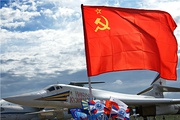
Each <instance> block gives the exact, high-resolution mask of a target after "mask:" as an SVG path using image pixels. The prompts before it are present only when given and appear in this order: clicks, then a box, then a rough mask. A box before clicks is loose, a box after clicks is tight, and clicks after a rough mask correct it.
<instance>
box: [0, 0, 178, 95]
mask: <svg viewBox="0 0 180 120" xmlns="http://www.w3.org/2000/svg"><path fill="white" fill-rule="evenodd" d="M0 2H1V7H0V13H1V22H0V26H1V29H0V41H1V53H0V56H1V59H0V60H1V98H3V97H8V96H10V95H16V94H21V93H26V92H32V91H36V90H40V89H42V88H44V87H46V86H48V85H50V84H55V83H63V84H68V83H69V82H70V81H88V80H87V79H88V78H87V74H86V61H85V53H84V51H85V50H84V36H83V26H82V15H81V4H84V5H103V6H116V7H126V8H143V9H157V10H164V11H167V12H169V13H170V14H171V15H172V17H173V18H174V20H175V21H176V24H177V25H178V27H177V28H176V30H175V31H174V34H175V36H176V38H177V41H178V49H179V48H180V46H179V44H180V43H179V41H180V12H179V11H180V6H179V5H180V1H179V0H151V1H147V0H99V1H95V0H76V1H74V0H43V1H42V0H0ZM178 56H179V52H178ZM177 71H178V80H177V81H175V82H174V81H173V82H172V81H167V85H170V86H175V87H179V86H180V79H179V78H180V75H179V74H180V71H179V65H178V68H177ZM155 76H156V73H155V72H152V71H142V70H141V71H121V72H114V73H106V74H102V75H99V76H96V77H92V78H91V79H92V81H105V82H106V83H105V84H99V85H93V87H94V88H99V89H105V90H111V91H116V92H123V93H131V94H136V93H138V92H139V91H141V90H144V89H145V88H147V87H149V85H150V84H151V82H152V81H153V79H154V78H155ZM166 96H167V97H174V98H178V96H180V94H179V93H176V94H174V93H169V94H166Z"/></svg>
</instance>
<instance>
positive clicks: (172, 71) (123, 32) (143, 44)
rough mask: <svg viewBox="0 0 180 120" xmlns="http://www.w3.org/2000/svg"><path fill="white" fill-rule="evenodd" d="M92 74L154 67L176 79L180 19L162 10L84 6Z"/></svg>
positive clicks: (85, 30)
mask: <svg viewBox="0 0 180 120" xmlns="http://www.w3.org/2000/svg"><path fill="white" fill-rule="evenodd" d="M81 7H82V15H83V26H84V38H85V50H86V62H87V70H88V76H95V75H98V74H101V73H105V72H111V71H120V70H142V69H143V70H153V71H157V72H159V73H160V76H161V77H162V78H164V79H168V80H176V79H177V73H176V67H177V59H178V57H177V41H176V38H175V36H174V34H173V31H174V29H175V28H176V23H175V22H174V20H173V19H172V17H171V16H170V14H168V13H167V12H164V11H159V10H142V9H128V8H116V7H105V6H83V5H82V6H81Z"/></svg>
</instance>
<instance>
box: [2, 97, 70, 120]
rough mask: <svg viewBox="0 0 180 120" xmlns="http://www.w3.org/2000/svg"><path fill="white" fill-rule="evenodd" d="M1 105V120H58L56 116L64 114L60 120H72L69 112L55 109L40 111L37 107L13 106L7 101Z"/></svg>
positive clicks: (3, 101)
mask: <svg viewBox="0 0 180 120" xmlns="http://www.w3.org/2000/svg"><path fill="white" fill-rule="evenodd" d="M0 104H1V113H0V114H1V119H0V120H57V118H56V116H57V115H56V114H57V113H58V114H62V115H63V117H60V119H65V120H67V119H68V118H71V116H70V115H68V110H67V109H63V111H61V112H60V111H58V112H57V111H55V110H53V109H42V108H41V109H40V108H37V107H27V106H22V105H17V104H13V103H10V102H7V101H5V100H0Z"/></svg>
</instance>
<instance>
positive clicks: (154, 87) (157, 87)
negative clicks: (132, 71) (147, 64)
mask: <svg viewBox="0 0 180 120" xmlns="http://www.w3.org/2000/svg"><path fill="white" fill-rule="evenodd" d="M165 85H166V80H165V79H162V78H160V75H159V74H158V75H157V77H156V78H155V79H154V81H153V82H152V83H151V86H150V87H149V88H147V89H145V90H143V91H141V92H139V93H138V94H137V95H141V94H142V95H148V96H154V97H156V98H164V94H163V92H180V88H176V87H169V86H165Z"/></svg>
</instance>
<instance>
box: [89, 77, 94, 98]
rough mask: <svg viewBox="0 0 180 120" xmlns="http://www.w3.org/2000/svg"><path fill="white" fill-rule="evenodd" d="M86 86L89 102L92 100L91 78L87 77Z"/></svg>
mask: <svg viewBox="0 0 180 120" xmlns="http://www.w3.org/2000/svg"><path fill="white" fill-rule="evenodd" d="M88 84H89V100H93V95H92V87H91V78H90V77H88Z"/></svg>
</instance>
